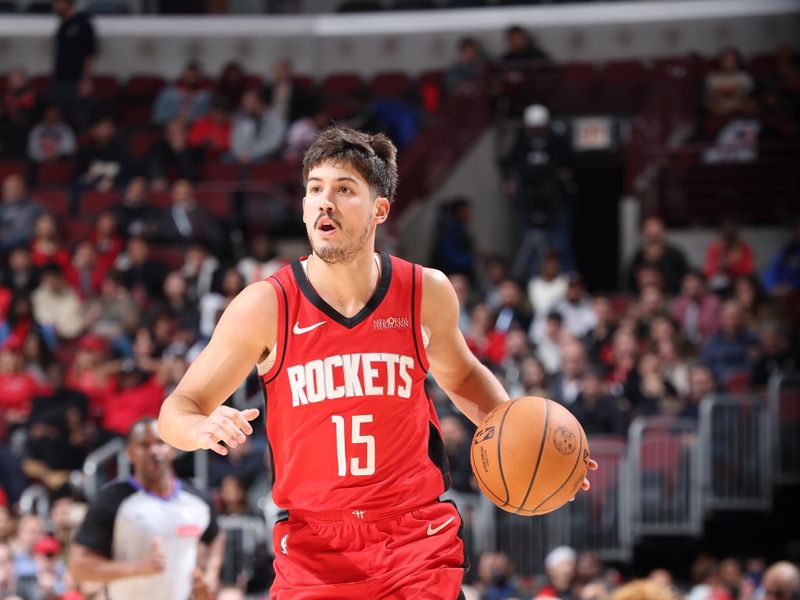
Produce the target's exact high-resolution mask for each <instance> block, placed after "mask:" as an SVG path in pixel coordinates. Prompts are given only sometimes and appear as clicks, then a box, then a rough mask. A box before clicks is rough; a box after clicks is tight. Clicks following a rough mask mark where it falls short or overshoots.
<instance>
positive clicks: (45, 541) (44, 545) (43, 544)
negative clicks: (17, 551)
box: [33, 535, 61, 556]
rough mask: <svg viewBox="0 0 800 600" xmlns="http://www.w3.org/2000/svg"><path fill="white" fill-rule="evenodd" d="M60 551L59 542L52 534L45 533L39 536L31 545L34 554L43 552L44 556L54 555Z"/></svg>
mask: <svg viewBox="0 0 800 600" xmlns="http://www.w3.org/2000/svg"><path fill="white" fill-rule="evenodd" d="M59 552H61V544H60V543H59V541H58V540H57V539H56V538H54V537H53V536H52V535H45V536H43V537H41V538H39V541H38V542H36V545H35V546H34V547H33V553H34V554H43V555H45V556H55V555H56V554H58V553H59Z"/></svg>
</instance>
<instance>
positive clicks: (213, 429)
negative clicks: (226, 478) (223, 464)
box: [191, 405, 259, 456]
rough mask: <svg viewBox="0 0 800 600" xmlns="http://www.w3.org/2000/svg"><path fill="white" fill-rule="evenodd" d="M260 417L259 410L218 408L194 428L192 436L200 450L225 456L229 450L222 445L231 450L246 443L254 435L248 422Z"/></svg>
mask: <svg viewBox="0 0 800 600" xmlns="http://www.w3.org/2000/svg"><path fill="white" fill-rule="evenodd" d="M258 415H259V410H258V409H257V408H248V409H246V410H236V409H235V408H231V407H230V406H224V405H223V406H218V407H217V408H216V409H214V412H212V413H211V414H210V415H208V416H207V417H206V418H205V419H204V420H203V421H202V422H201V423H200V424H199V425H197V426H195V427H194V428H193V431H192V432H191V435H192V438H193V439H194V440H195V441H196V442H197V445H198V446H199V447H200V448H203V449H206V450H213V451H214V452H216V453H217V454H220V455H222V456H225V455H226V454H228V448H226V447H225V446H223V445H222V443H225V444H227V445H228V447H230V448H236V446H238V445H239V444H242V443H244V441H245V440H246V439H247V436H248V435H250V434H251V433H253V427H252V426H251V425H250V423H249V422H248V421H252V420H253V419H255V418H256V417H258Z"/></svg>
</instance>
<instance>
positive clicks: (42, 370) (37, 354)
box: [22, 329, 55, 385]
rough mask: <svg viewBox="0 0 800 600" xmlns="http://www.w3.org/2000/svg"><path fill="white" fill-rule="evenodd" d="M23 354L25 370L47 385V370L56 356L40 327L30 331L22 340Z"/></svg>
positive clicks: (40, 382)
mask: <svg viewBox="0 0 800 600" xmlns="http://www.w3.org/2000/svg"><path fill="white" fill-rule="evenodd" d="M22 356H23V358H24V360H25V370H26V371H27V372H28V373H30V374H31V375H33V377H34V379H36V381H37V383H39V384H40V385H46V383H47V370H48V369H49V368H50V366H51V365H52V364H53V363H54V362H55V357H54V355H53V352H52V350H51V349H50V347H49V346H48V345H47V341H46V340H45V339H44V337H43V336H42V334H41V333H40V330H39V329H33V330H32V331H29V332H28V335H26V336H25V338H24V339H23V340H22Z"/></svg>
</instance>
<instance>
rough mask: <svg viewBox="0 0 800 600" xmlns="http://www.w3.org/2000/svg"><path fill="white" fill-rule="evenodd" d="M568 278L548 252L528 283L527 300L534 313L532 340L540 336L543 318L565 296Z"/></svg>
mask: <svg viewBox="0 0 800 600" xmlns="http://www.w3.org/2000/svg"><path fill="white" fill-rule="evenodd" d="M568 282H569V278H568V277H567V275H566V274H565V273H563V272H562V271H561V260H560V259H559V257H558V254H557V253H555V252H549V253H548V254H547V255H546V256H545V257H544V258H543V259H542V263H541V268H540V270H539V273H538V274H537V275H536V276H535V277H532V278H531V279H530V280H529V281H528V300H529V301H530V303H531V308H532V309H533V313H534V321H533V325H532V328H531V331H530V337H531V339H532V340H537V339H539V337H540V336H541V334H542V328H543V326H544V319H545V317H546V316H547V315H548V314H550V312H551V311H552V310H553V307H555V305H556V304H558V302H559V301H560V300H561V299H563V298H564V296H566V293H567V284H568Z"/></svg>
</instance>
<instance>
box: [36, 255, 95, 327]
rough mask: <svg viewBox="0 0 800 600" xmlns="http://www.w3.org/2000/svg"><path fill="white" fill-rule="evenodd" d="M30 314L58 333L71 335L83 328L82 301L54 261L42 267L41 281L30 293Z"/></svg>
mask: <svg viewBox="0 0 800 600" xmlns="http://www.w3.org/2000/svg"><path fill="white" fill-rule="evenodd" d="M31 304H32V306H33V316H34V318H35V319H36V321H37V322H38V323H41V324H42V325H44V326H47V327H52V328H53V329H54V330H55V332H56V333H57V334H58V336H59V337H61V338H64V339H73V338H75V337H77V336H78V335H80V333H81V331H82V317H83V302H82V301H81V298H80V296H79V295H78V293H77V292H76V291H75V290H74V289H73V288H72V287H71V286H70V285H69V283H67V281H66V280H65V279H64V275H63V273H62V272H61V269H59V268H58V267H57V266H56V265H47V266H45V267H44V268H43V269H42V274H41V283H40V284H39V287H38V288H36V291H34V292H33V294H32V296H31Z"/></svg>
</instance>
